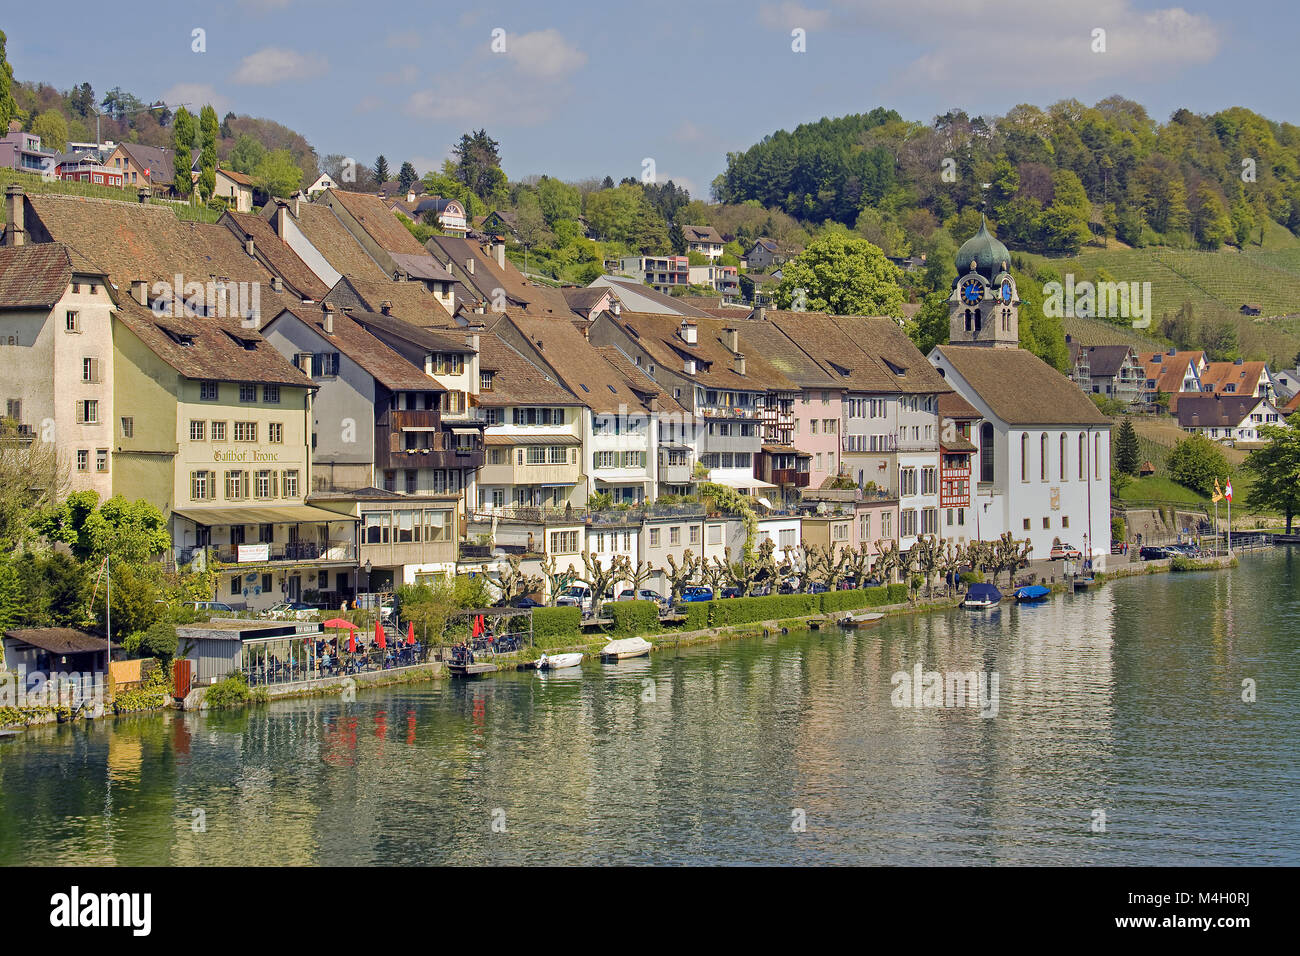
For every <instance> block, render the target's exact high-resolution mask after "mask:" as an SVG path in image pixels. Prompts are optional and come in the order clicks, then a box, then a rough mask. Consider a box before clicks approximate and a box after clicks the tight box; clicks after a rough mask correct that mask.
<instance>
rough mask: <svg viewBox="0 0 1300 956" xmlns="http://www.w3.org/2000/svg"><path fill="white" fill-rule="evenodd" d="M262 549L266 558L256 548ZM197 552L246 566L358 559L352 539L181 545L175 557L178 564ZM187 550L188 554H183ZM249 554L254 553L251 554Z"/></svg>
mask: <svg viewBox="0 0 1300 956" xmlns="http://www.w3.org/2000/svg"><path fill="white" fill-rule="evenodd" d="M241 548H242V549H243V552H242V553H243V560H240V554H241V552H240V549H241ZM259 548H265V549H266V551H265V557H263V556H262V553H261V552H260V551H259V550H258V549H259ZM200 551H206V552H207V554H208V557H209V558H212V559H215V560H217V561H220V562H221V563H222V564H231V565H238V566H240V567H245V566H249V565H261V564H277V563H283V562H303V561H322V562H326V561H341V562H347V563H349V564H356V562H357V548H356V545H355V544H354V543H353V542H351V541H330V542H328V543H326V544H324V545H322V544H320V543H319V542H316V541H287V542H284V543H282V544H262V545H258V544H256V543H253V544H243V545H231V544H215V545H210V546H208V547H206V548H182V549H181V554H179V555H178V556H177V561H178V563H180V564H185V563H188V562H187V561H186V558H189V559H190V560H192V559H193V557H194V555H195V554H196V553H198V552H200ZM186 552H188V554H187V553H186ZM251 555H256V557H252V556H251Z"/></svg>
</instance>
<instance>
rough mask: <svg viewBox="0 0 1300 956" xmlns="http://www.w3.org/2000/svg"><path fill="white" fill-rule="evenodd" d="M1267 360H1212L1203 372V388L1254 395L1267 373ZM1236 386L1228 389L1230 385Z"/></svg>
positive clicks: (1231, 393) (1217, 391)
mask: <svg viewBox="0 0 1300 956" xmlns="http://www.w3.org/2000/svg"><path fill="white" fill-rule="evenodd" d="M1267 369H1268V363H1266V362H1242V363H1241V364H1237V363H1236V362H1211V363H1210V364H1209V365H1208V366H1207V367H1206V369H1205V371H1204V372H1202V373H1201V388H1202V389H1203V390H1205V391H1214V392H1216V393H1222V394H1224V395H1253V394H1254V393H1255V389H1257V388H1258V387H1259V381H1260V379H1261V378H1263V377H1265V376H1266V374H1267ZM1229 385H1232V386H1235V387H1234V388H1233V389H1232V391H1228V386H1229Z"/></svg>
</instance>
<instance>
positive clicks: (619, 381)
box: [489, 314, 658, 413]
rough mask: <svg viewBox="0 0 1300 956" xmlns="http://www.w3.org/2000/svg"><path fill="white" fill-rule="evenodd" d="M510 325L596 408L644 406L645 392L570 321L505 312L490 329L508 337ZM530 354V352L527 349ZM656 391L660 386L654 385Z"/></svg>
mask: <svg viewBox="0 0 1300 956" xmlns="http://www.w3.org/2000/svg"><path fill="white" fill-rule="evenodd" d="M510 326H513V327H514V329H515V333H516V334H517V335H520V336H522V337H523V339H525V340H526V341H527V343H528V345H529V346H531V347H532V348H533V349H535V350H536V352H537V355H538V356H539V357H540V359H541V361H543V362H545V363H546V364H547V365H549V366H550V367H551V370H552V371H553V372H554V373H555V376H556V377H557V378H558V379H559V380H560V382H561V383H562V384H563V385H564V386H565V387H566V388H567V389H568V390H569V391H570V392H572V393H573V394H574V395H575V396H576V397H577V398H578V400H579V401H581V402H582V403H583V404H584V405H586V406H587V407H588V408H590V409H591V410H592V411H594V412H602V413H610V412H617V411H619V410H620V409H626V410H628V411H635V410H636V409H639V408H641V407H642V406H643V402H642V395H644V394H645V393H646V392H647V391H648V390H647V389H642V390H641V393H640V394H638V393H637V392H636V391H634V390H633V389H632V388H631V387H629V382H628V380H627V378H626V377H625V376H623V375H621V374H619V373H618V372H617V371H616V370H615V369H614V367H613V366H612V365H610V363H609V362H608V361H602V356H601V354H600V353H599V352H597V351H596V348H595V346H593V345H592V344H591V343H590V342H588V341H587V337H586V336H585V335H583V334H582V332H580V331H578V329H577V327H576V326H574V325H573V323H571V322H556V321H554V320H552V319H539V318H536V317H534V316H529V315H524V314H516V315H503V316H502V317H501V318H500V319H498V320H497V321H496V322H495V323H494V324H493V325H492V326H491V327H490V328H489V331H493V332H495V333H496V334H497V335H500V336H502V337H503V338H506V339H507V341H508V340H509V336H510V334H511V331H510V328H509V327H510ZM524 355H525V356H526V357H527V352H526V351H525V352H524ZM653 391H654V392H655V393H657V392H658V388H657V387H656V388H655V389H653Z"/></svg>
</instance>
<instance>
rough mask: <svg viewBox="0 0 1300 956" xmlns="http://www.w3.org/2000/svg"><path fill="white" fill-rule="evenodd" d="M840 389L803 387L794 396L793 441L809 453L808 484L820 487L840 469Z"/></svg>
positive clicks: (841, 413) (796, 445) (800, 448)
mask: <svg viewBox="0 0 1300 956" xmlns="http://www.w3.org/2000/svg"><path fill="white" fill-rule="evenodd" d="M840 396H841V393H840V392H839V391H838V390H837V389H833V388H805V389H803V391H801V392H800V393H799V394H798V395H796V396H795V400H794V444H795V447H796V448H798V449H799V450H800V451H802V452H807V453H808V454H810V455H812V460H811V462H810V463H809V471H810V472H811V474H812V478H811V480H810V481H809V486H810V487H812V488H820V487H821V486H822V483H823V482H824V481H826V479H827V478H834V477H835V476H836V475H838V474H839V473H840V422H841V421H842V417H841V416H842V415H843V403H842V401H841V397H840Z"/></svg>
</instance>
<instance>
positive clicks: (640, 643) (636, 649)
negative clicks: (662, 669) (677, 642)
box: [600, 637, 653, 661]
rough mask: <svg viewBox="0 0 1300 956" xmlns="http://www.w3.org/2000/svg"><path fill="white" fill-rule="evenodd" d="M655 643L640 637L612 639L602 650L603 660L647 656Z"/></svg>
mask: <svg viewBox="0 0 1300 956" xmlns="http://www.w3.org/2000/svg"><path fill="white" fill-rule="evenodd" d="M652 647H653V645H652V644H651V643H650V642H649V641H647V640H645V639H644V638H640V637H625V638H623V639H622V640H620V641H610V642H609V643H608V644H606V645H605V646H604V647H603V648H602V649H601V652H600V659H601V660H602V661H625V660H628V659H629V658H633V657H645V656H646V655H647V654H649V653H650V650H651V648H652Z"/></svg>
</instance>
